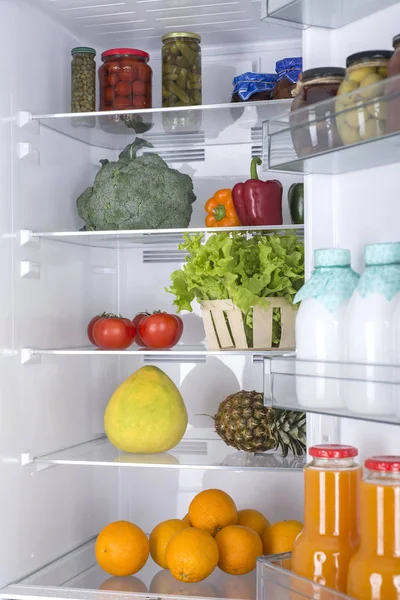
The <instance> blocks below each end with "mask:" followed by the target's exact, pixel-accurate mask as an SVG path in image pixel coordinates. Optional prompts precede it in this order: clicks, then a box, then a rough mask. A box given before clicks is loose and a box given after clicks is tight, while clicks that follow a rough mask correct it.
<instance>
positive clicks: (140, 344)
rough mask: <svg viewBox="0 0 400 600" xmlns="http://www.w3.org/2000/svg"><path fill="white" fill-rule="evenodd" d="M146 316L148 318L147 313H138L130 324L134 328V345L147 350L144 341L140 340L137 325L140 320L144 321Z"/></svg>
mask: <svg viewBox="0 0 400 600" xmlns="http://www.w3.org/2000/svg"><path fill="white" fill-rule="evenodd" d="M148 316H149V313H147V312H140V313H138V314H137V315H136V316H135V317H134V318H133V319H132V323H133V324H134V326H135V327H136V339H135V342H136V344H137V345H138V346H141V347H142V348H147V345H146V344H145V343H144V340H142V336H141V335H140V333H139V323H140V321H142V319H145V318H146V317H148Z"/></svg>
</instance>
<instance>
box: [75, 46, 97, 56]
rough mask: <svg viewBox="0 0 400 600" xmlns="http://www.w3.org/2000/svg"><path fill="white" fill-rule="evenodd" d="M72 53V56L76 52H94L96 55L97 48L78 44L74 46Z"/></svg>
mask: <svg viewBox="0 0 400 600" xmlns="http://www.w3.org/2000/svg"><path fill="white" fill-rule="evenodd" d="M71 54H72V56H74V54H93V56H96V50H95V49H94V48H89V47H87V46H77V47H76V48H72V50H71Z"/></svg>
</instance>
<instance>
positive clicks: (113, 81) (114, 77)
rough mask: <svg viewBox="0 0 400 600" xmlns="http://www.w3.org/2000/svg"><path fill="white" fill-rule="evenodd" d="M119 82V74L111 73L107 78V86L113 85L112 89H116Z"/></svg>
mask: <svg viewBox="0 0 400 600" xmlns="http://www.w3.org/2000/svg"><path fill="white" fill-rule="evenodd" d="M118 81H119V77H118V73H111V75H109V76H108V77H107V85H111V87H115V86H116V85H117V83H118Z"/></svg>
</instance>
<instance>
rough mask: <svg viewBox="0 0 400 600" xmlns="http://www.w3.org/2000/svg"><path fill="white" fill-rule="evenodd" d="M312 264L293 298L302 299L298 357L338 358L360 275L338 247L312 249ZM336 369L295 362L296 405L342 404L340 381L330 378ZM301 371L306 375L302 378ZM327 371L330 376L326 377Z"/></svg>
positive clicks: (298, 324)
mask: <svg viewBox="0 0 400 600" xmlns="http://www.w3.org/2000/svg"><path fill="white" fill-rule="evenodd" d="M314 267H315V268H314V272H313V274H312V276H311V278H310V279H309V281H308V282H307V283H306V284H305V285H304V286H303V287H302V288H301V290H300V291H299V292H298V293H297V295H296V297H295V299H294V302H300V301H301V305H300V308H299V311H298V313H297V318H296V346H297V359H298V360H299V361H301V360H309V361H340V360H342V359H343V339H342V338H343V334H342V325H343V320H344V316H345V311H346V308H347V304H348V301H349V299H350V297H351V295H352V294H353V292H354V289H355V287H356V285H357V283H358V280H359V275H358V274H357V273H356V272H355V271H353V270H352V269H351V267H350V251H349V250H343V249H339V248H331V249H321V250H315V253H314ZM335 369H338V370H339V369H340V366H339V365H338V366H335V365H330V366H329V373H328V372H327V366H326V365H324V364H317V363H314V364H307V363H301V362H298V364H297V366H296V371H297V372H298V373H299V374H298V375H296V391H297V398H298V402H299V404H301V405H302V406H307V407H310V408H318V407H319V408H329V407H339V406H342V404H343V403H344V401H343V394H342V391H341V383H340V381H339V379H337V380H335V379H334V377H333V378H332V376H334V374H335ZM300 373H302V374H304V375H309V376H308V377H307V376H306V377H301V375H300ZM328 374H329V377H330V378H327V377H326V375H328ZM318 375H321V377H318ZM324 375H325V377H324Z"/></svg>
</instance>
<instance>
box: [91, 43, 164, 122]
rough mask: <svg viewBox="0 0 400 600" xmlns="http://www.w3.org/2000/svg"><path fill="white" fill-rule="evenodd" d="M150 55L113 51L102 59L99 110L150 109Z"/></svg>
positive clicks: (105, 54) (135, 51)
mask: <svg viewBox="0 0 400 600" xmlns="http://www.w3.org/2000/svg"><path fill="white" fill-rule="evenodd" d="M149 58H150V57H149V55H148V54H147V52H143V50H135V49H133V48H114V49H112V50H107V51H106V52H103V54H102V55H101V60H102V61H103V64H102V65H101V67H100V68H99V82H100V110H129V109H141V108H151V81H152V76H153V72H152V70H151V67H150V66H149V65H148V64H147V63H148V61H149Z"/></svg>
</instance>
